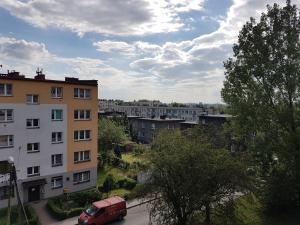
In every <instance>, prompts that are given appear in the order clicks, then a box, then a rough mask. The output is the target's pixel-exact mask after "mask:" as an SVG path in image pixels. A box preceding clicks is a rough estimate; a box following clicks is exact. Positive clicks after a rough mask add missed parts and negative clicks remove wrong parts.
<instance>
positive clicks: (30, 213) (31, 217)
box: [0, 205, 41, 225]
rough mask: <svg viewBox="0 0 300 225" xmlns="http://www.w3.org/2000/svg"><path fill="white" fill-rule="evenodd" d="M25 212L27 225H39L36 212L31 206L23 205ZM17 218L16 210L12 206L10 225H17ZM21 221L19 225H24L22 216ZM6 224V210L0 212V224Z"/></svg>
mask: <svg viewBox="0 0 300 225" xmlns="http://www.w3.org/2000/svg"><path fill="white" fill-rule="evenodd" d="M25 211H26V215H27V218H28V223H29V225H41V223H40V221H39V218H38V216H37V214H36V212H35V211H34V209H33V208H32V207H31V206H29V205H25ZM18 217H19V213H18V208H17V207H16V206H14V207H12V208H11V225H17V222H18ZM21 221H22V224H21V225H26V221H25V219H24V216H23V215H22V218H21ZM6 222H7V208H5V209H1V210H0V224H6ZM18 225H20V224H18Z"/></svg>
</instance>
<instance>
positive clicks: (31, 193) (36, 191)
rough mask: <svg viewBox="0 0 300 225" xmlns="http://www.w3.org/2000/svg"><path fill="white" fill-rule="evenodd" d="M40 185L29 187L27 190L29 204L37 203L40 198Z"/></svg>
mask: <svg viewBox="0 0 300 225" xmlns="http://www.w3.org/2000/svg"><path fill="white" fill-rule="evenodd" d="M40 188H41V186H40V185H36V186H30V187H29V188H28V201H29V202H34V201H39V200H40V198H41V196H40Z"/></svg>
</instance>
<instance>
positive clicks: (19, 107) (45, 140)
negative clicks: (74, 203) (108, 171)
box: [0, 72, 98, 208]
mask: <svg viewBox="0 0 300 225" xmlns="http://www.w3.org/2000/svg"><path fill="white" fill-rule="evenodd" d="M97 86H98V84H97V81H96V80H79V79H77V78H67V77H66V78H65V80H64V81H60V80H48V79H46V78H45V75H43V74H42V73H41V72H39V73H38V74H37V76H35V78H26V77H25V76H24V75H20V74H19V73H18V72H10V73H9V72H8V73H7V74H0V161H5V160H7V158H8V157H9V156H12V157H13V158H14V163H15V166H16V170H17V179H18V186H19V189H20V194H21V198H22V200H23V202H31V201H37V200H39V199H45V198H49V197H53V196H57V195H61V194H63V193H65V192H74V191H80V190H84V189H87V188H89V187H92V186H95V185H96V180H97V136H98V134H97V132H98V127H97V124H98V123H97V121H98V93H97V92H98V87H97ZM5 177H7V176H6V175H2V177H0V208H1V207H5V206H6V204H7V200H6V199H7V197H8V188H7V185H8V182H7V180H8V179H5ZM13 202H14V203H16V198H14V199H13Z"/></svg>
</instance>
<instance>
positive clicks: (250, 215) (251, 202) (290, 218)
mask: <svg viewBox="0 0 300 225" xmlns="http://www.w3.org/2000/svg"><path fill="white" fill-rule="evenodd" d="M236 210H237V211H236V215H237V220H236V223H235V224H232V225H299V224H300V211H299V210H297V211H294V212H291V213H283V214H282V215H281V214H276V215H266V214H264V213H263V212H262V210H263V209H262V205H261V204H260V202H259V201H258V199H257V198H255V197H254V196H253V195H247V196H244V197H241V198H240V199H239V200H238V203H237V208H236ZM221 220H222V218H216V224H224V222H223V223H222V222H221Z"/></svg>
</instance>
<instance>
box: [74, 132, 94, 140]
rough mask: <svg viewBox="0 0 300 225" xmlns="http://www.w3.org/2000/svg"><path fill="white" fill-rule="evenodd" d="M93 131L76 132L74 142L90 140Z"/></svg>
mask: <svg viewBox="0 0 300 225" xmlns="http://www.w3.org/2000/svg"><path fill="white" fill-rule="evenodd" d="M90 138H91V131H90V130H76V131H74V140H75V141H84V140H90Z"/></svg>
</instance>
